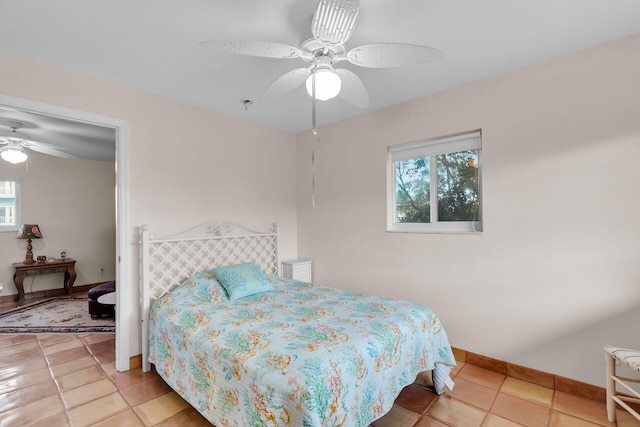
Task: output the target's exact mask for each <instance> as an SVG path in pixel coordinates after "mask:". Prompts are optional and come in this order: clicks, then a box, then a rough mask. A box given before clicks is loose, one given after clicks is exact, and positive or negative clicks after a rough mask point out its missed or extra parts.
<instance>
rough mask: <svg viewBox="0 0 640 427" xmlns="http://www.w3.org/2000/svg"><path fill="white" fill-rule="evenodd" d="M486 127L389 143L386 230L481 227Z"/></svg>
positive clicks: (449, 230) (436, 230)
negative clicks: (423, 139) (417, 140)
mask: <svg viewBox="0 0 640 427" xmlns="http://www.w3.org/2000/svg"><path fill="white" fill-rule="evenodd" d="M481 145H482V133H481V131H479V130H478V131H474V132H468V133H464V134H458V135H453V136H446V137H442V138H436V139H431V140H427V141H419V142H414V143H410V144H403V145H396V146H392V147H389V161H388V171H387V173H388V177H389V184H388V189H387V195H388V203H387V205H388V206H387V210H388V212H387V230H388V231H397V232H409V233H411V232H413V233H478V232H482V217H481V212H482V209H481V207H482V198H481V179H480V176H481V174H480V172H481V167H480V165H481V152H482V150H481Z"/></svg>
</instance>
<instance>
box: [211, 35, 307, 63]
mask: <svg viewBox="0 0 640 427" xmlns="http://www.w3.org/2000/svg"><path fill="white" fill-rule="evenodd" d="M200 46H203V47H207V48H211V49H213V50H214V51H218V52H224V53H233V54H236V55H248V56H260V57H263V58H285V59H286V58H298V57H299V56H300V49H298V48H297V47H295V46H290V45H288V44H284V43H272V42H256V41H239V40H209V41H204V42H200Z"/></svg>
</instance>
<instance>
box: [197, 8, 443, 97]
mask: <svg viewBox="0 0 640 427" xmlns="http://www.w3.org/2000/svg"><path fill="white" fill-rule="evenodd" d="M359 9H360V1H359V0H320V2H319V4H318V7H317V9H316V11H315V13H314V15H313V19H312V22H311V34H312V35H313V37H311V38H309V39H306V40H304V41H303V42H302V43H300V46H298V47H295V46H291V45H288V44H283V43H274V42H266V41H230V40H211V41H205V42H202V43H200V44H201V45H203V46H207V47H211V48H213V49H215V50H217V51H221V52H225V53H232V54H239V55H249V56H258V57H266V58H286V59H291V58H301V59H303V60H304V61H305V62H308V63H309V65H308V66H306V67H302V68H297V69H295V70H291V71H289V72H287V73H285V74H284V75H282V76H281V77H280V78H278V79H277V80H276V81H274V82H273V83H272V84H271V85H270V86H269V87H267V89H266V90H265V91H264V93H263V94H262V99H273V98H277V97H279V96H282V95H284V94H286V93H287V92H290V91H292V90H293V89H295V88H297V87H298V86H300V85H302V84H303V83H305V82H306V87H307V91H308V92H309V95H310V96H314V94H315V99H319V100H327V99H331V98H333V97H335V96H337V95H339V96H340V97H341V98H342V99H344V100H345V101H347V102H348V103H350V104H352V105H354V106H356V107H358V108H366V107H367V106H368V105H369V95H368V93H367V90H366V88H365V86H364V84H363V83H362V80H361V79H360V78H359V77H358V76H357V75H356V74H355V73H354V72H353V71H351V70H347V69H345V68H335V67H334V64H337V63H339V62H341V61H348V62H350V63H352V64H354V65H358V66H360V67H367V68H391V67H405V66H410V65H419V64H425V63H428V62H433V61H436V60H438V59H440V58H442V57H443V56H444V55H443V53H442V52H441V51H439V50H437V49H434V48H431V47H428V46H422V45H415V44H405V43H373V44H365V45H362V46H357V47H354V48H352V49H349V48H348V47H347V46H346V44H345V43H346V42H347V41H348V40H349V38H350V37H351V35H352V34H353V30H354V28H355V24H356V18H357V16H358V11H359Z"/></svg>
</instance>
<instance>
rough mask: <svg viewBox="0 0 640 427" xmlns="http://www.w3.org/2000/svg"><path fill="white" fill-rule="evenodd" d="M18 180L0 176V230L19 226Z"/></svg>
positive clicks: (8, 229)
mask: <svg viewBox="0 0 640 427" xmlns="http://www.w3.org/2000/svg"><path fill="white" fill-rule="evenodd" d="M20 224H21V223H20V181H19V180H18V179H16V178H3V177H0V232H3V231H18V229H19V228H20Z"/></svg>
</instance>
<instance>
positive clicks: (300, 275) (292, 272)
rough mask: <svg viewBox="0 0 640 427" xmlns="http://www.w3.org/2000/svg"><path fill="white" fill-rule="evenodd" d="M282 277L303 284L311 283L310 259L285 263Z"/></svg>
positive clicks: (283, 263)
mask: <svg viewBox="0 0 640 427" xmlns="http://www.w3.org/2000/svg"><path fill="white" fill-rule="evenodd" d="M282 275H283V276H284V277H288V278H289V279H294V280H300V281H301V282H311V261H310V260H308V259H293V260H290V261H283V262H282Z"/></svg>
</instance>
